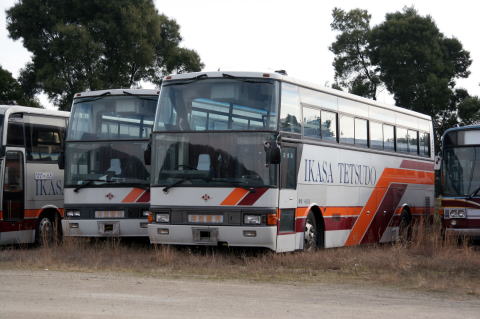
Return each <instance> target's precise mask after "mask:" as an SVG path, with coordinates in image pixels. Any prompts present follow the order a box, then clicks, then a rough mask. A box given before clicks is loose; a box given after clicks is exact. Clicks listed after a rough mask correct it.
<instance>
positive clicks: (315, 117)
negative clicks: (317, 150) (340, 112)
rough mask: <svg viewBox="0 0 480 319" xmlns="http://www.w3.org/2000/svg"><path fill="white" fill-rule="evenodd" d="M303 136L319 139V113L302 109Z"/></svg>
mask: <svg viewBox="0 0 480 319" xmlns="http://www.w3.org/2000/svg"><path fill="white" fill-rule="evenodd" d="M303 134H304V135H305V136H309V137H317V138H320V111H319V110H315V109H310V108H306V107H305V108H303Z"/></svg>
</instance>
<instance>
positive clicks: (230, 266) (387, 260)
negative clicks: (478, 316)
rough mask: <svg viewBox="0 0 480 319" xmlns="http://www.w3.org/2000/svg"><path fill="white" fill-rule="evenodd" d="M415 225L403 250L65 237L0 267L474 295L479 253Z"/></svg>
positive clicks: (5, 258) (0, 256)
mask: <svg viewBox="0 0 480 319" xmlns="http://www.w3.org/2000/svg"><path fill="white" fill-rule="evenodd" d="M438 233H439V232H438V229H436V228H435V227H433V228H430V229H427V230H425V228H424V227H418V230H417V231H416V235H415V236H414V237H415V238H414V239H413V240H412V241H411V242H410V243H408V244H393V245H390V244H386V245H375V246H359V247H344V248H338V249H326V250H320V251H316V252H313V253H308V252H297V253H286V254H275V253H272V252H270V251H265V250H251V249H250V250H241V249H227V248H223V249H221V248H202V249H201V248H175V247H164V246H150V245H149V244H148V243H146V242H142V243H139V242H127V243H125V242H120V241H119V240H102V241H90V240H80V239H66V240H65V241H64V243H63V244H61V245H58V246H57V245H55V246H53V247H44V248H32V247H27V248H22V247H7V248H3V249H2V250H1V251H0V268H3V269H7V268H8V269H45V268H48V269H50V270H67V271H82V272H90V271H113V272H129V273H137V274H140V275H143V276H153V277H166V278H185V277H189V278H207V279H220V280H223V279H236V280H250V281H269V282H335V283H360V284H367V283H369V284H383V285H389V286H396V287H402V288H408V289H421V290H428V291H437V292H442V291H448V292H449V293H460V294H470V295H475V296H480V276H479V272H480V251H479V250H478V247H472V246H469V245H467V244H458V242H457V240H456V239H447V240H442V239H440V236H438V235H437V234H438Z"/></svg>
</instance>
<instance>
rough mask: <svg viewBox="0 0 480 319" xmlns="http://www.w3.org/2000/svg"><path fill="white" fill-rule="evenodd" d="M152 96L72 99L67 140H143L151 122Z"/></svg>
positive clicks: (147, 134) (148, 133) (154, 106)
mask: <svg viewBox="0 0 480 319" xmlns="http://www.w3.org/2000/svg"><path fill="white" fill-rule="evenodd" d="M157 100H158V98H157V97H156V96H149V95H146V96H140V95H138V96H136V95H119V96H108V95H106V96H96V97H84V98H80V99H75V101H74V103H73V104H74V105H73V108H72V115H71V119H70V124H69V130H68V135H67V139H68V140H70V141H82V140H83V141H87V140H89V141H92V140H119V139H123V140H124V139H147V138H149V136H150V133H151V132H152V127H153V123H154V119H155V109H156V106H157Z"/></svg>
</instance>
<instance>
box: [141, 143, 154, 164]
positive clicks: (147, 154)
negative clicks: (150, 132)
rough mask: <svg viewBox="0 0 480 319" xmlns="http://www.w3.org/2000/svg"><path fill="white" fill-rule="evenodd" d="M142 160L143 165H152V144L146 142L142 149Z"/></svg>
mask: <svg viewBox="0 0 480 319" xmlns="http://www.w3.org/2000/svg"><path fill="white" fill-rule="evenodd" d="M143 161H144V162H145V165H152V144H151V143H148V145H147V149H146V150H145V151H143Z"/></svg>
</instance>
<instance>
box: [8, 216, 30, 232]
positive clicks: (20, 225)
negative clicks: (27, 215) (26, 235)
mask: <svg viewBox="0 0 480 319" xmlns="http://www.w3.org/2000/svg"><path fill="white" fill-rule="evenodd" d="M36 226H37V220H36V219H23V220H20V221H13V220H12V221H0V232H12V231H21V230H32V229H35V228H36Z"/></svg>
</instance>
